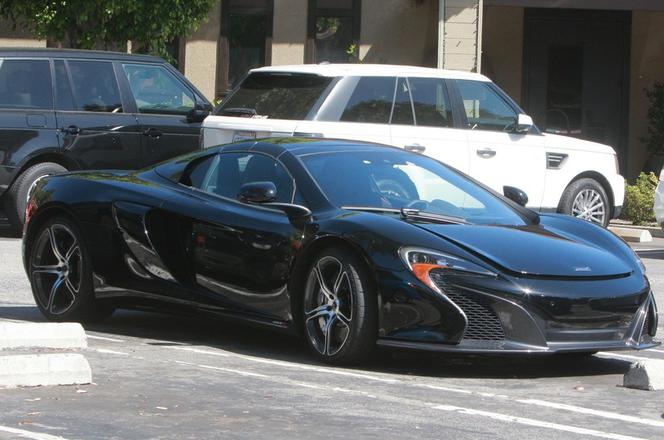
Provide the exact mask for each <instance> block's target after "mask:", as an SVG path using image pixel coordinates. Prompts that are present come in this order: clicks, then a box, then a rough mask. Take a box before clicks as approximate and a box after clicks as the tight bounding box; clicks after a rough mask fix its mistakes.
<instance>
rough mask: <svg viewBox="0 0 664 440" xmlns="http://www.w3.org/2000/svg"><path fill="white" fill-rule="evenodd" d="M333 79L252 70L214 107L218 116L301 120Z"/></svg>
mask: <svg viewBox="0 0 664 440" xmlns="http://www.w3.org/2000/svg"><path fill="white" fill-rule="evenodd" d="M333 79H334V78H330V77H324V76H318V75H311V74H291V73H282V72H274V73H273V72H254V73H252V74H250V75H249V76H248V77H247V78H246V79H245V80H244V81H242V83H241V84H240V87H239V88H238V89H237V90H236V91H235V92H234V93H233V94H232V95H231V96H230V97H229V98H228V99H226V100H225V101H223V102H222V104H221V106H220V107H219V108H218V109H217V110H216V112H215V114H217V115H221V116H254V115H256V116H257V117H261V118H269V119H290V120H301V119H304V118H305V117H306V116H307V114H309V112H310V111H311V109H312V108H313V106H314V104H315V103H316V102H317V101H318V99H319V98H320V97H321V96H322V95H323V93H324V92H325V89H326V88H327V86H328V85H329V84H330V83H331V82H332V80H333Z"/></svg>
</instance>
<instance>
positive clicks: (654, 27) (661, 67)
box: [623, 11, 664, 179]
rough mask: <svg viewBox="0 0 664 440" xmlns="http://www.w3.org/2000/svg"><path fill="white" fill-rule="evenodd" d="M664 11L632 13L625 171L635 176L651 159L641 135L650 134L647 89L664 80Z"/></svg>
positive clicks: (631, 176)
mask: <svg viewBox="0 0 664 440" xmlns="http://www.w3.org/2000/svg"><path fill="white" fill-rule="evenodd" d="M662 29H664V12H646V11H634V12H633V13H632V47H631V58H632V59H631V71H630V102H629V140H628V145H629V155H628V159H627V170H625V171H626V172H624V173H623V174H624V175H625V177H627V178H629V179H633V178H635V177H636V176H637V175H638V173H639V172H640V171H641V168H642V166H643V164H644V163H645V161H646V159H647V158H648V151H647V150H646V148H645V146H644V145H643V143H642V142H641V141H640V138H641V137H643V136H645V135H646V133H647V126H648V121H647V119H646V116H647V113H648V106H649V104H648V99H647V98H646V95H645V91H644V90H645V89H648V88H650V87H652V85H653V83H654V82H655V81H664V32H662Z"/></svg>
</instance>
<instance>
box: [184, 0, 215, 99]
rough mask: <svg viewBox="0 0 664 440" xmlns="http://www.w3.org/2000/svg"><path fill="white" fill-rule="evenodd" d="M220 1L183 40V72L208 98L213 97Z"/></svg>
mask: <svg viewBox="0 0 664 440" xmlns="http://www.w3.org/2000/svg"><path fill="white" fill-rule="evenodd" d="M220 31H221V1H217V4H216V5H215V6H214V7H213V8H212V10H211V11H210V15H209V16H208V18H207V21H203V22H202V23H201V24H200V27H199V28H198V30H197V31H196V32H195V33H194V34H193V35H191V37H189V38H187V41H186V42H185V51H184V52H185V60H184V74H185V75H186V76H187V78H189V80H190V81H191V82H192V83H194V85H195V86H196V87H198V88H199V90H200V91H201V92H203V94H204V95H205V96H206V97H207V98H208V99H209V100H213V99H214V97H215V87H216V76H217V57H218V45H219V33H220Z"/></svg>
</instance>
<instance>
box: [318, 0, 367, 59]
mask: <svg viewBox="0 0 664 440" xmlns="http://www.w3.org/2000/svg"><path fill="white" fill-rule="evenodd" d="M360 12H361V0H309V18H308V27H307V54H306V58H307V62H310V63H321V62H330V63H347V62H351V61H353V60H355V59H357V56H358V47H357V45H358V43H359V41H360Z"/></svg>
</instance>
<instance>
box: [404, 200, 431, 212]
mask: <svg viewBox="0 0 664 440" xmlns="http://www.w3.org/2000/svg"><path fill="white" fill-rule="evenodd" d="M429 205H430V204H429V202H427V201H426V200H412V201H411V202H409V203H408V204H407V205H406V206H404V208H407V209H417V210H419V211H426V210H427V209H429Z"/></svg>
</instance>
